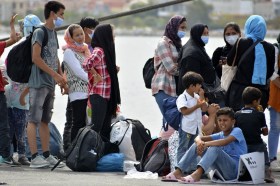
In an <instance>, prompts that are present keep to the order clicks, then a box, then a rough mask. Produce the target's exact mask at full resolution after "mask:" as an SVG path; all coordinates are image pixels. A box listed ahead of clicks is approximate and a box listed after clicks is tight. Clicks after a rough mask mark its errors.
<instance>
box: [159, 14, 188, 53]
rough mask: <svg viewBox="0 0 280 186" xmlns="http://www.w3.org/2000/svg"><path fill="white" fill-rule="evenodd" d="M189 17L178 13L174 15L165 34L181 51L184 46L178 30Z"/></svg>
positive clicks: (166, 27)
mask: <svg viewBox="0 0 280 186" xmlns="http://www.w3.org/2000/svg"><path fill="white" fill-rule="evenodd" d="M184 21H187V19H186V18H185V17H183V16H180V15H176V16H173V17H172V18H171V19H170V20H169V21H168V23H167V25H166V26H165V30H164V34H163V35H164V36H166V37H168V38H169V39H170V40H171V41H172V42H173V43H174V45H175V47H176V49H177V50H178V51H179V50H180V49H181V48H182V42H181V38H179V37H178V35H177V32H178V29H179V26H180V24H181V23H183V22H184Z"/></svg>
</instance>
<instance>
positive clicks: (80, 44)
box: [75, 41, 84, 46]
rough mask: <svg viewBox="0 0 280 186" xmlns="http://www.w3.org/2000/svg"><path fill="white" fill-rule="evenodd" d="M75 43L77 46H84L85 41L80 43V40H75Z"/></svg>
mask: <svg viewBox="0 0 280 186" xmlns="http://www.w3.org/2000/svg"><path fill="white" fill-rule="evenodd" d="M75 45H76V46H83V45H84V43H78V42H76V41H75Z"/></svg>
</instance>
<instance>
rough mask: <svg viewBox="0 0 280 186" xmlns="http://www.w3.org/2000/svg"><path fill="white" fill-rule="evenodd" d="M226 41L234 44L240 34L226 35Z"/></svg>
mask: <svg viewBox="0 0 280 186" xmlns="http://www.w3.org/2000/svg"><path fill="white" fill-rule="evenodd" d="M225 38H226V41H227V42H228V43H229V44H230V45H231V46H233V45H234V44H235V42H236V41H237V39H238V38H239V35H231V36H226V37H225Z"/></svg>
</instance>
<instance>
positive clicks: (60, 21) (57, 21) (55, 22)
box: [53, 17, 64, 27]
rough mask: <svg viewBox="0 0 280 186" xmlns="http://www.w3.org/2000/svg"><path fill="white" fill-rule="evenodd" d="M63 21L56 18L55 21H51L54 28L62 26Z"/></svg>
mask: <svg viewBox="0 0 280 186" xmlns="http://www.w3.org/2000/svg"><path fill="white" fill-rule="evenodd" d="M63 21H64V20H63V19H62V18H61V17H57V18H56V19H55V20H53V24H54V26H55V27H59V26H61V25H62V23H63Z"/></svg>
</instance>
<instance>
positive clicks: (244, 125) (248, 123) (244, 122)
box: [235, 87, 275, 183]
mask: <svg viewBox="0 0 280 186" xmlns="http://www.w3.org/2000/svg"><path fill="white" fill-rule="evenodd" d="M261 97H262V92H261V91H260V90H259V89H258V88H255V87H246V88H245V89H244V91H243V93H242V99H243V102H244V105H245V107H244V108H242V109H241V110H240V111H237V112H236V114H235V119H236V126H237V127H239V128H240V129H241V130H242V132H243V134H244V137H245V139H246V142H247V147H248V152H249V153H250V152H264V157H265V181H266V182H268V183H274V182H275V181H274V178H273V177H272V175H271V169H270V162H269V158H268V152H267V147H266V144H265V142H264V141H263V140H262V137H261V134H263V135H264V136H266V135H267V134H268V128H267V125H266V121H265V115H264V113H263V112H260V111H259V108H260V101H261Z"/></svg>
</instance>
